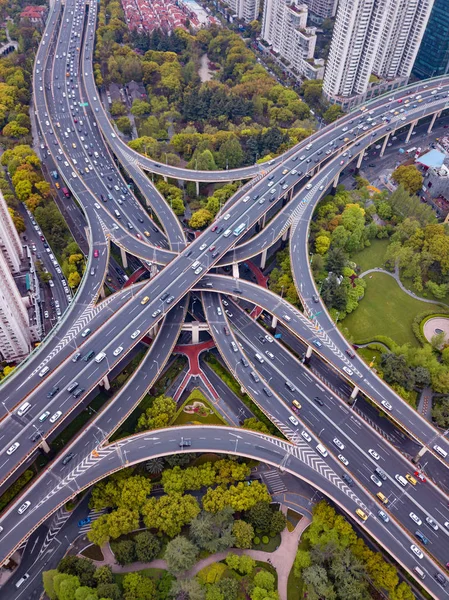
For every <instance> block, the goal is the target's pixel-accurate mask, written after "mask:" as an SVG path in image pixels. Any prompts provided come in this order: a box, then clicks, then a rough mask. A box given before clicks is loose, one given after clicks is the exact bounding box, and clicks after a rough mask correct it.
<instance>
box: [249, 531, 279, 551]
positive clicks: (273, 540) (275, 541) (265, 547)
mask: <svg viewBox="0 0 449 600" xmlns="http://www.w3.org/2000/svg"><path fill="white" fill-rule="evenodd" d="M256 536H257V537H258V538H259V539H260V544H253V548H252V549H253V550H262V551H263V552H274V551H275V550H276V548H277V547H278V546H279V545H280V543H281V535H280V534H279V533H278V534H276V535H275V536H274V537H269V540H268V544H264V543H263V542H262V538H263V536H264V534H263V533H261V534H258V533H256Z"/></svg>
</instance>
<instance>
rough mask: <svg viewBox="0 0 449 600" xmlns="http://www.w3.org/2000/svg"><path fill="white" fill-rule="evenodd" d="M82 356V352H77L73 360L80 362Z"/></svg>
mask: <svg viewBox="0 0 449 600" xmlns="http://www.w3.org/2000/svg"><path fill="white" fill-rule="evenodd" d="M80 358H81V352H77V353H76V354H75V355H74V357H73V358H72V362H78V361H79V359H80Z"/></svg>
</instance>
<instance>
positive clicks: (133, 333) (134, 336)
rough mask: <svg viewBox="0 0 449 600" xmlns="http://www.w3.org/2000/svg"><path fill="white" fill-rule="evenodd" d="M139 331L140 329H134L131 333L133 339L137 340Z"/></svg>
mask: <svg viewBox="0 0 449 600" xmlns="http://www.w3.org/2000/svg"><path fill="white" fill-rule="evenodd" d="M139 333H140V329H136V331H133V332H132V334H131V339H132V340H135V339H136V337H137V336H138V335H139Z"/></svg>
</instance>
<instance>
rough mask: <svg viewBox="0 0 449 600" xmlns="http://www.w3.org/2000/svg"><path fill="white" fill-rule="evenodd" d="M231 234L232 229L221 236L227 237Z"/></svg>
mask: <svg viewBox="0 0 449 600" xmlns="http://www.w3.org/2000/svg"><path fill="white" fill-rule="evenodd" d="M231 233H232V229H226V231H225V232H224V234H223V237H229V236H230V235H231Z"/></svg>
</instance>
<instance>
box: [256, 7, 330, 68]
mask: <svg viewBox="0 0 449 600" xmlns="http://www.w3.org/2000/svg"><path fill="white" fill-rule="evenodd" d="M307 16H308V7H307V5H306V4H303V3H297V2H295V1H293V2H292V1H291V0H265V4H264V13H263V21H262V31H261V37H262V39H263V40H264V41H265V42H266V43H267V44H268V45H269V46H270V49H271V51H272V53H274V55H278V56H279V57H280V58H282V59H283V64H284V66H285V67H287V68H289V70H293V72H294V73H296V74H298V75H302V76H303V77H306V78H307V79H322V77H323V73H324V63H323V61H314V59H313V55H314V52H315V45H316V28H315V27H307Z"/></svg>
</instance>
